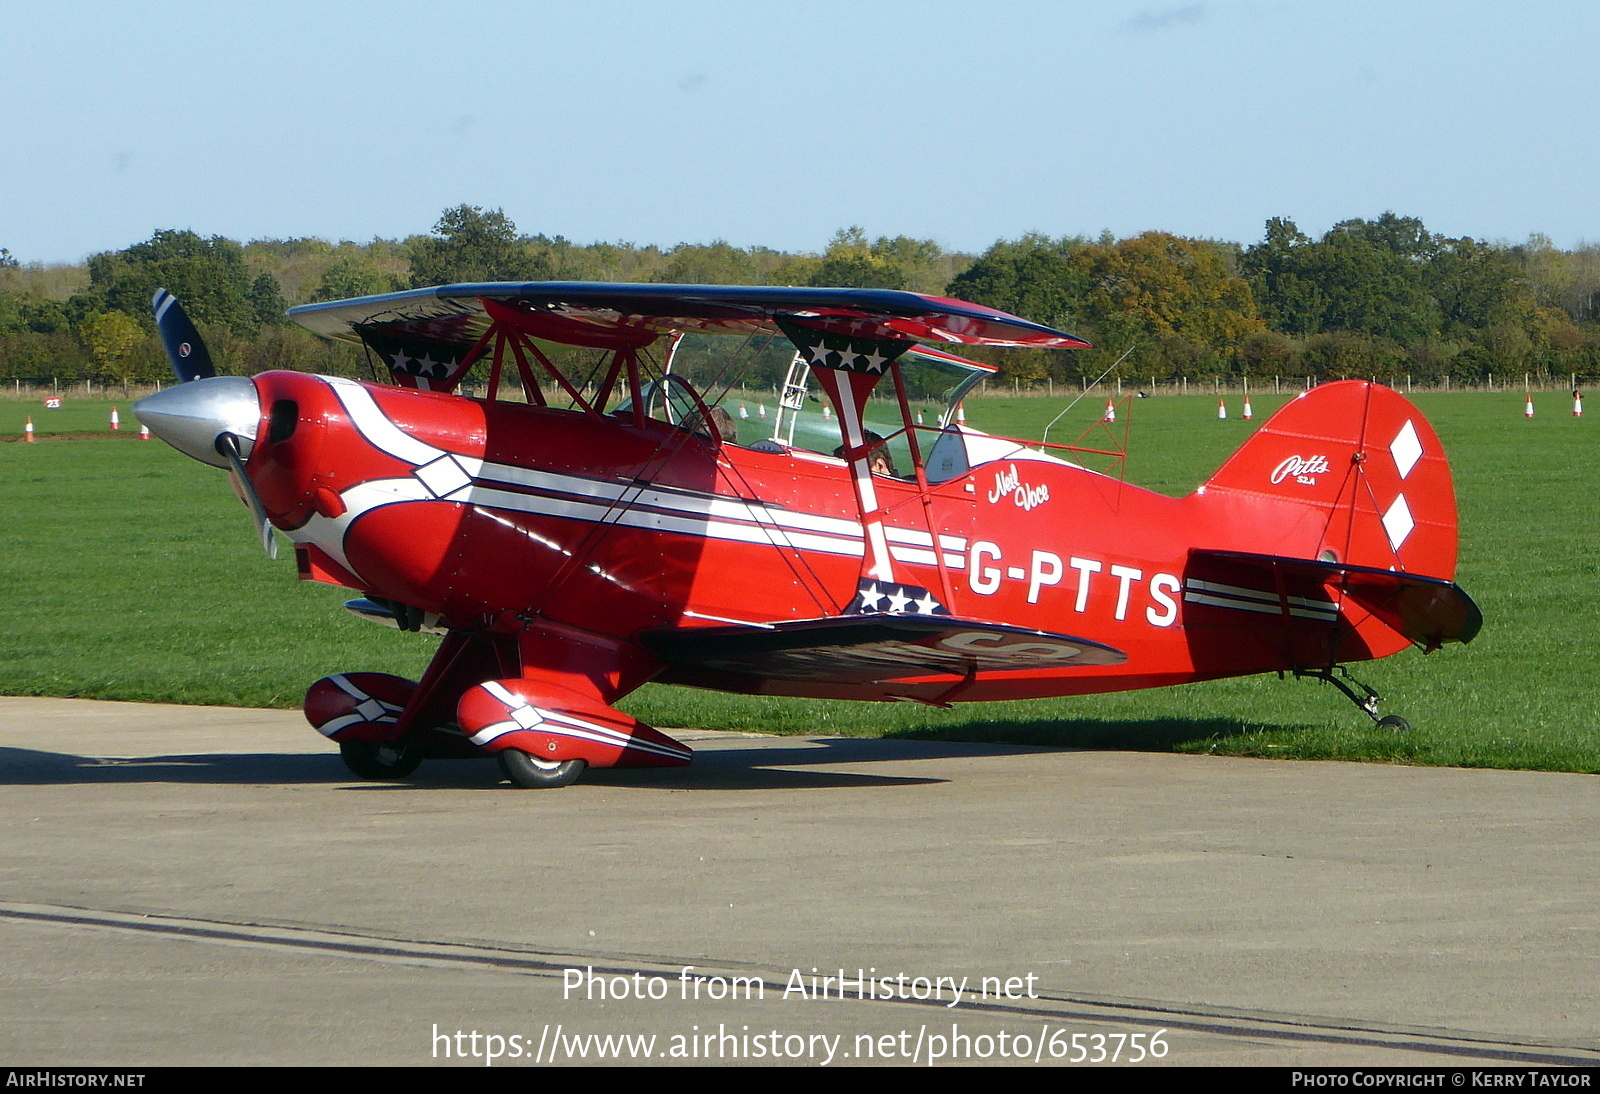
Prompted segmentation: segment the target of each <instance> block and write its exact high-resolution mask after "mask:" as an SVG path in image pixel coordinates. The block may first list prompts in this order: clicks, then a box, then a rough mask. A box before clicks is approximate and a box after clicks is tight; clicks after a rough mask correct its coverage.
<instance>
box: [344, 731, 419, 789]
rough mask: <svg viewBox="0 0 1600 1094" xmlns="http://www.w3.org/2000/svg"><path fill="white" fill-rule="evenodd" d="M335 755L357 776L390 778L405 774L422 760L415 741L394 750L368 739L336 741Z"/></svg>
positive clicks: (403, 776)
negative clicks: (336, 749) (336, 753)
mask: <svg viewBox="0 0 1600 1094" xmlns="http://www.w3.org/2000/svg"><path fill="white" fill-rule="evenodd" d="M339 758H340V759H342V760H344V765H345V766H346V767H348V768H349V769H350V772H351V774H353V775H356V776H358V777H359V778H363V779H374V780H378V781H388V782H393V781H396V780H399V779H404V778H407V777H409V776H410V774H411V773H412V772H413V771H415V770H416V769H417V765H418V764H420V763H422V750H421V749H419V748H417V747H416V746H415V745H411V746H409V747H406V748H401V749H398V750H396V749H395V748H394V747H393V746H391V745H375V744H373V743H372V742H371V741H340V742H339Z"/></svg>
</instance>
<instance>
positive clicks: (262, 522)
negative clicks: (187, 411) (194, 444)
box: [217, 433, 278, 559]
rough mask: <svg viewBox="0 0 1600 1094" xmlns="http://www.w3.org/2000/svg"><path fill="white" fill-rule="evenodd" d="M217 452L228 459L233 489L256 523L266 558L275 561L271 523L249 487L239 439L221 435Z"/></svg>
mask: <svg viewBox="0 0 1600 1094" xmlns="http://www.w3.org/2000/svg"><path fill="white" fill-rule="evenodd" d="M217 451H219V452H221V453H222V454H223V455H224V456H226V457H227V458H228V468H229V474H230V475H231V476H232V478H233V488H234V489H235V490H236V491H238V493H239V497H240V498H242V499H243V500H244V503H245V506H246V507H247V508H248V509H249V510H250V517H251V519H252V520H254V521H255V522H256V531H257V532H258V533H259V534H260V536H261V546H262V548H263V549H264V550H265V551H266V552H267V557H268V558H271V559H276V558H277V557H278V541H277V539H276V538H275V537H274V536H273V534H272V522H271V521H269V520H268V519H267V511H266V509H265V508H264V507H263V506H262V504H261V499H260V498H259V497H257V496H256V488H255V487H254V486H253V485H251V482H250V478H249V476H248V475H246V474H245V473H244V457H243V456H242V455H240V453H239V438H238V437H235V436H234V435H233V434H232V433H223V434H221V435H220V436H218V437H217Z"/></svg>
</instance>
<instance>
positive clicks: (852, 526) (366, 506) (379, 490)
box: [287, 377, 967, 569]
mask: <svg viewBox="0 0 1600 1094" xmlns="http://www.w3.org/2000/svg"><path fill="white" fill-rule="evenodd" d="M325 379H326V380H327V383H328V385H329V387H331V388H332V389H333V391H334V394H335V395H336V396H337V397H338V399H339V402H340V403H341V404H342V405H343V406H344V408H345V411H346V413H347V414H348V415H349V418H350V422H351V424H352V425H354V426H355V428H356V431H357V432H358V433H360V434H361V436H362V437H363V438H364V439H365V440H366V441H367V442H368V443H369V444H371V445H372V446H373V447H374V448H377V449H378V450H379V451H380V452H383V453H385V454H387V455H390V456H393V457H394V458H395V459H398V460H401V461H403V462H405V463H408V464H411V465H412V466H413V467H415V468H420V467H425V466H427V465H429V464H431V463H434V462H435V461H437V460H439V459H440V458H441V457H444V456H446V455H448V456H451V457H452V458H453V459H454V460H455V461H456V462H457V463H459V464H460V465H461V467H462V470H464V471H465V472H466V473H467V474H468V475H470V476H471V478H472V482H471V484H470V485H469V486H467V487H465V488H463V489H459V490H455V491H452V492H450V493H449V494H446V495H444V500H449V501H453V502H465V503H467V504H471V505H476V506H481V507H483V508H486V509H495V510H500V511H503V512H514V513H529V514H534V515H540V516H553V517H558V518H563V519H570V520H578V521H587V522H592V523H611V524H619V525H623V526H627V527H634V528H647V529H651V530H655V531H666V532H675V533H680V534H683V535H690V536H698V537H702V538H710V539H718V540H725V541H729V542H738V543H751V544H761V545H764V546H774V547H779V548H793V549H798V550H805V551H817V552H822V553H825V554H832V555H841V556H845V557H849V558H860V557H862V554H863V551H864V547H863V532H862V526H861V523H860V522H859V521H854V520H849V519H846V518H842V517H830V516H825V515H823V514H819V513H807V512H802V511H797V510H791V509H784V508H782V507H778V506H773V505H769V504H766V503H763V502H754V501H747V500H745V499H742V498H737V497H728V496H725V495H719V494H707V493H700V492H696V491H690V490H683V489H679V488H674V487H670V486H651V487H641V486H639V485H637V484H635V483H625V482H607V481H604V480H600V479H594V478H587V477H584V476H581V475H568V474H561V473H559V472H553V471H540V470H537V469H534V468H528V467H518V466H516V465H513V464H504V463H494V462H490V461H487V460H483V459H480V458H478V457H473V456H466V455H462V454H460V453H452V452H448V451H447V450H446V449H443V448H438V447H436V446H434V445H431V444H429V443H428V442H426V441H423V440H419V439H418V438H416V437H413V436H411V435H410V434H408V433H406V432H404V431H403V430H402V429H400V428H399V427H398V426H396V425H395V424H394V422H392V421H390V420H389V418H388V417H387V416H386V415H385V414H384V412H383V410H382V408H380V407H379V406H378V404H377V402H376V401H375V400H374V399H373V397H372V393H371V392H369V391H368V390H367V389H366V388H365V387H363V386H362V385H360V384H357V383H355V382H354V381H350V380H342V379H337V378H332V377H327V378H325ZM505 487H521V488H522V490H515V489H505ZM522 491H535V493H525V492H522ZM439 497H440V495H438V494H436V493H435V492H434V491H433V490H431V489H429V487H428V486H427V484H425V483H424V482H423V481H421V480H420V479H419V478H417V477H416V476H415V474H413V475H409V476H406V477H404V478H387V479H370V480H368V481H366V482H362V483H357V484H356V485H354V486H351V487H349V488H348V489H346V490H345V491H344V493H343V494H341V495H340V500H341V501H343V502H344V505H345V512H344V513H342V514H341V515H340V516H338V517H336V518H331V519H330V518H328V517H323V516H320V515H315V514H314V515H313V516H312V517H311V518H310V519H309V520H308V521H307V522H306V523H305V524H304V525H302V526H301V527H300V528H297V529H294V530H292V531H290V532H288V533H287V535H288V536H289V538H290V539H291V540H293V541H294V542H296V543H311V544H315V545H316V546H317V547H319V548H321V549H322V550H323V551H325V552H327V553H328V554H329V555H330V556H331V557H332V558H333V559H334V560H335V561H337V562H338V563H339V564H340V565H341V566H343V567H345V568H346V569H350V568H351V565H350V561H349V558H348V556H347V555H346V554H345V551H344V539H345V535H346V533H347V532H348V530H349V528H350V525H351V524H352V523H353V522H354V521H355V520H357V519H358V518H359V517H362V516H364V515H365V514H367V513H370V512H372V511H373V510H375V509H379V508H382V507H384V506H387V505H394V504H397V503H400V502H409V501H430V500H434V499H436V498H439ZM883 534H884V535H885V536H886V537H887V540H888V541H889V542H888V543H887V544H885V546H886V548H887V551H888V553H889V554H890V555H891V556H892V557H893V558H895V559H896V560H898V561H901V562H908V563H914V564H919V565H925V566H932V565H935V558H934V552H933V547H934V538H933V536H932V535H930V534H929V533H928V532H926V531H920V530H918V529H915V528H884V529H883ZM939 547H940V548H942V549H943V550H944V551H946V552H960V553H949V554H946V555H945V564H946V565H947V566H950V567H952V568H954V569H963V568H965V551H966V547H967V541H966V539H965V538H963V537H960V536H950V535H943V534H941V535H940V536H939Z"/></svg>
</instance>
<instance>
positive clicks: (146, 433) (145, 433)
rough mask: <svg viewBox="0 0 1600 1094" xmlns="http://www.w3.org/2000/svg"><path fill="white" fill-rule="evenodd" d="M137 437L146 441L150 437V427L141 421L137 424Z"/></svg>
mask: <svg viewBox="0 0 1600 1094" xmlns="http://www.w3.org/2000/svg"><path fill="white" fill-rule="evenodd" d="M139 439H140V440H141V441H148V440H149V439H150V427H149V426H147V425H145V424H143V423H142V422H141V423H140V425H139Z"/></svg>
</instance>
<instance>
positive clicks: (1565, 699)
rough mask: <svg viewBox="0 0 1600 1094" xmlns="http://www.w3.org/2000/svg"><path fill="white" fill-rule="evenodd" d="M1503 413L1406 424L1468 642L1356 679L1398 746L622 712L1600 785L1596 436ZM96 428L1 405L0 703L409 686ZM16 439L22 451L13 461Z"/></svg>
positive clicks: (1285, 695) (232, 503)
mask: <svg viewBox="0 0 1600 1094" xmlns="http://www.w3.org/2000/svg"><path fill="white" fill-rule="evenodd" d="M1521 399H1522V397H1521V396H1520V395H1517V394H1501V395H1483V394H1436V395H1420V396H1418V397H1417V398H1416V400H1415V401H1416V402H1417V403H1418V405H1419V406H1421V408H1422V409H1423V411H1424V413H1426V414H1427V415H1428V417H1429V419H1430V420H1431V421H1432V422H1433V423H1434V426H1435V428H1436V429H1437V430H1438V432H1439V434H1440V436H1441V438H1442V439H1443V441H1444V443H1445V446H1446V448H1447V449H1448V451H1449V453H1450V456H1451V460H1452V465H1453V467H1454V469H1455V473H1456V490H1457V494H1458V500H1459V505H1460V509H1461V529H1462V547H1461V562H1460V567H1459V571H1458V574H1457V580H1458V581H1459V582H1460V583H1461V584H1462V586H1463V587H1464V588H1466V589H1467V591H1468V592H1470V593H1471V594H1472V595H1473V597H1474V598H1476V599H1477V601H1478V603H1479V604H1480V606H1481V607H1482V608H1483V613H1484V618H1485V625H1484V629H1483V633H1482V634H1481V635H1480V636H1479V638H1478V639H1477V640H1476V641H1475V642H1474V643H1473V644H1472V645H1471V646H1468V647H1461V646H1454V647H1449V648H1447V649H1445V650H1442V651H1440V652H1438V653H1435V654H1433V655H1431V656H1428V657H1423V656H1421V655H1420V654H1418V653H1416V652H1407V653H1402V654H1400V655H1398V656H1396V657H1393V658H1390V659H1388V660H1385V661H1380V662H1376V663H1371V664H1367V665H1363V666H1360V667H1359V668H1358V669H1357V670H1356V674H1357V676H1359V677H1360V678H1362V679H1364V680H1366V681H1367V682H1369V683H1371V684H1372V685H1373V686H1374V687H1376V688H1377V689H1378V690H1379V691H1380V692H1381V693H1382V694H1383V695H1384V696H1385V700H1386V702H1385V704H1384V709H1385V711H1386V712H1392V713H1398V714H1402V715H1404V716H1405V717H1406V718H1408V719H1409V720H1410V721H1411V723H1412V725H1413V727H1414V729H1413V730H1412V731H1411V732H1409V733H1405V734H1394V733H1388V732H1383V731H1379V730H1376V729H1375V728H1374V727H1373V726H1372V724H1371V723H1370V721H1369V720H1368V719H1367V718H1366V717H1365V716H1364V715H1362V714H1360V713H1359V712H1358V711H1356V709H1355V708H1354V707H1353V706H1352V705H1351V704H1350V703H1349V702H1348V701H1347V700H1345V699H1344V698H1343V696H1341V695H1339V694H1338V693H1337V692H1335V691H1334V690H1333V689H1331V688H1327V687H1324V686H1320V685H1316V684H1312V683H1309V682H1303V681H1300V682H1297V681H1280V680H1278V679H1277V678H1276V677H1275V676H1273V677H1252V678H1247V679H1242V680H1232V681H1218V682H1213V683H1206V684H1192V685H1187V686H1185V687H1181V688H1170V689H1163V690H1157V691H1146V692H1133V693H1128V694H1123V695H1109V696H1089V697H1082V698H1072V699H1057V700H1037V701H1031V702H1023V703H985V704H972V705H962V706H958V707H956V708H955V709H953V710H948V711H938V710H929V709H926V708H921V707H912V706H906V705H900V704H892V705H890V704H884V705H880V704H851V703H835V702H823V701H808V700H786V699H782V700H780V699H765V698H750V697H743V696H725V695H718V694H712V693H703V692H693V691H688V690H685V689H678V688H668V687H659V686H647V687H646V688H644V689H642V690H641V691H640V692H638V693H636V694H635V695H634V696H632V697H630V698H629V699H628V700H627V701H626V702H625V703H624V704H623V705H624V706H625V707H626V708H627V709H628V710H630V711H631V712H632V713H634V714H636V715H637V716H638V717H641V718H643V719H644V720H645V721H648V722H652V723H654V724H656V725H661V726H683V725H702V726H712V727H725V728H750V729H760V730H765V731H769V732H780V733H814V732H822V733H837V734H853V735H874V736H876V735H885V736H914V737H939V738H947V739H961V740H1005V741H1013V742H1020V743H1028V744H1040V745H1053V746H1058V747H1059V746H1070V747H1090V748H1135V749H1163V750H1165V749H1175V750H1180V751H1202V752H1217V753H1227V754H1235V755H1259V756H1279V757H1295V758H1327V759H1358V760H1378V761H1389V762H1403V763H1424V764H1451V765H1465V766H1492V767H1507V768H1535V769H1549V770H1563V771H1589V772H1593V771H1600V711H1597V702H1596V700H1597V698H1600V686H1597V682H1596V657H1595V653H1594V651H1595V650H1596V649H1597V648H1600V536H1597V529H1596V518H1597V516H1600V510H1597V506H1596V491H1597V487H1600V477H1597V475H1596V473H1595V471H1594V470H1593V467H1592V460H1593V457H1594V455H1595V452H1596V444H1595V440H1594V438H1593V436H1592V429H1593V426H1592V425H1591V423H1590V422H1589V421H1588V420H1587V419H1579V420H1574V419H1573V418H1572V417H1571V415H1570V413H1569V411H1570V406H1569V405H1564V404H1561V402H1560V400H1558V399H1557V398H1556V397H1554V396H1547V397H1545V398H1544V399H1542V400H1541V401H1540V408H1541V409H1540V416H1539V417H1537V418H1535V419H1534V420H1532V421H1528V420H1525V419H1524V418H1523V417H1522V413H1521V412H1522V401H1521ZM1283 401H1284V400H1282V399H1275V398H1272V397H1264V398H1257V399H1256V400H1255V410H1256V421H1255V423H1248V422H1243V421H1240V420H1239V419H1238V417H1237V414H1238V400H1237V398H1232V399H1230V400H1229V402H1230V410H1231V412H1232V413H1233V414H1234V417H1233V418H1231V419H1230V420H1229V421H1226V422H1219V421H1217V420H1216V400H1215V399H1214V398H1206V397H1202V396H1194V397H1189V398H1179V397H1164V398H1159V399H1149V400H1142V401H1139V402H1136V403H1135V404H1134V405H1133V407H1132V413H1133V416H1134V423H1133V433H1132V441H1131V446H1130V454H1129V457H1128V461H1127V476H1128V478H1129V480H1130V481H1132V482H1134V483H1138V484H1140V485H1144V486H1149V487H1151V488H1154V489H1158V490H1161V491H1163V492H1166V493H1171V494H1180V493H1184V492H1187V491H1188V490H1190V489H1192V488H1193V487H1194V486H1195V485H1196V484H1197V483H1199V482H1200V481H1201V480H1203V479H1204V478H1205V477H1206V476H1208V475H1209V474H1210V473H1211V472H1212V471H1213V470H1214V469H1215V468H1216V467H1217V466H1218V465H1219V464H1220V463H1221V462H1222V460H1223V459H1224V458H1225V457H1226V455H1227V454H1228V453H1230V452H1231V451H1232V450H1233V449H1234V448H1236V447H1237V446H1238V445H1239V444H1240V443H1241V442H1242V441H1243V439H1244V438H1245V437H1246V436H1247V435H1248V433H1249V431H1250V430H1251V429H1252V428H1253V425H1255V424H1259V423H1260V422H1261V421H1263V420H1264V419H1265V418H1266V416H1267V415H1268V413H1270V411H1271V410H1272V409H1275V407H1276V406H1277V405H1279V404H1281V403H1282V402H1283ZM112 405H113V401H112V400H106V401H98V400H95V401H90V400H84V399H76V400H73V399H69V400H68V404H67V406H66V408H64V409H63V410H58V411H43V410H42V409H41V408H40V407H38V406H37V405H36V404H27V403H21V402H0V589H3V590H4V600H3V604H4V606H3V608H0V693H5V694H12V695H62V696H81V697H89V698H102V699H129V700H145V701H165V702H181V703H214V704H238V705H245V706H275V707H294V706H297V705H298V704H299V701H300V697H301V695H302V694H303V692H304V689H305V687H306V686H307V685H308V684H309V683H310V682H311V681H313V680H316V679H317V678H318V677H321V676H323V675H326V674H327V673H329V672H332V671H338V670H356V669H367V670H377V671H387V672H395V673H399V674H402V675H406V676H410V677H413V678H414V677H416V676H417V675H419V674H420V672H421V670H422V667H423V665H424V664H425V663H426V661H427V659H428V657H429V655H430V653H431V651H432V649H433V646H434V643H435V640H434V639H430V638H427V637H424V636H417V635H404V634H398V633H396V632H394V631H391V630H387V629H385V628H380V627H375V626H372V625H371V624H368V623H363V622H361V621H359V620H357V619H355V618H354V617H352V616H350V615H349V614H348V613H347V612H344V611H342V610H340V608H339V605H340V604H341V603H342V602H343V601H344V600H345V599H347V598H348V596H349V595H351V594H349V593H346V592H344V591H343V590H339V589H334V588H331V587H329V586H322V585H314V584H310V583H305V582H298V581H296V580H295V579H294V571H293V564H292V563H291V562H290V561H288V560H287V558H285V559H281V560H280V561H279V562H277V563H275V564H274V563H270V562H268V561H267V560H266V558H265V557H264V556H263V555H262V554H261V552H260V550H259V548H258V547H256V546H255V545H254V544H253V542H252V536H251V532H250V529H249V518H248V516H247V515H246V513H245V511H244V509H243V507H242V506H240V505H239V504H238V502H237V501H236V500H235V499H234V498H233V495H232V493H231V491H230V489H229V487H228V484H227V480H226V478H225V476H223V475H221V474H220V473H217V472H214V471H209V470H208V469H206V468H203V467H200V466H198V465H197V464H195V463H194V462H193V461H191V460H188V459H186V458H185V457H183V456H180V455H179V454H178V453H176V452H174V451H172V450H171V449H169V448H168V447H167V446H166V445H164V444H161V443H159V442H150V443H141V442H138V441H137V440H135V439H134V432H133V431H134V430H136V429H137V423H134V422H133V421H132V418H131V415H130V414H129V413H128V407H127V406H126V405H124V404H122V403H120V402H118V403H116V405H118V406H119V408H120V409H121V411H122V415H123V431H122V434H121V435H120V436H113V435H110V434H108V433H106V432H105V426H106V420H107V418H108V417H109V414H110V408H111V406H112ZM1062 405H1063V404H1062V402H1061V401H1051V400H1046V399H999V398H996V399H980V400H975V401H973V402H971V403H969V405H968V411H969V417H970V421H971V424H972V425H974V426H976V427H978V428H982V429H987V430H990V431H992V432H998V433H1009V434H1014V435H1020V436H1037V435H1038V433H1039V431H1040V430H1041V429H1042V428H1043V426H1044V424H1045V423H1046V422H1047V421H1049V419H1050V418H1051V417H1053V416H1054V415H1055V414H1056V412H1057V411H1059V410H1060V409H1061V406H1062ZM1103 405H1104V404H1103V402H1096V401H1094V400H1085V402H1083V403H1080V404H1079V406H1078V407H1077V408H1075V410H1074V411H1073V414H1072V416H1071V417H1072V418H1074V419H1075V420H1076V423H1077V424H1076V426H1069V425H1068V424H1067V422H1066V420H1064V421H1063V424H1062V425H1058V426H1057V427H1056V429H1055V431H1053V432H1052V439H1061V440H1071V439H1072V438H1073V437H1074V436H1075V435H1076V434H1077V433H1078V432H1079V431H1080V430H1081V429H1082V428H1083V424H1084V423H1085V422H1087V421H1092V420H1093V418H1095V417H1096V416H1097V414H1098V411H1099V410H1100V408H1101V407H1102V406H1103ZM28 414H31V415H32V416H33V419H34V424H35V428H36V430H37V433H36V436H38V437H39V438H40V443H37V444H33V445H26V444H22V443H20V442H17V441H16V440H15V437H16V436H17V434H19V433H20V431H21V428H22V422H23V418H24V416H25V415H28ZM84 433H88V434H91V436H89V437H73V438H70V439H67V438H64V437H63V439H55V438H57V436H58V435H69V434H84ZM285 555H287V552H285ZM307 732H308V733H309V732H312V731H311V730H310V729H309V728H308V729H307Z"/></svg>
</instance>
